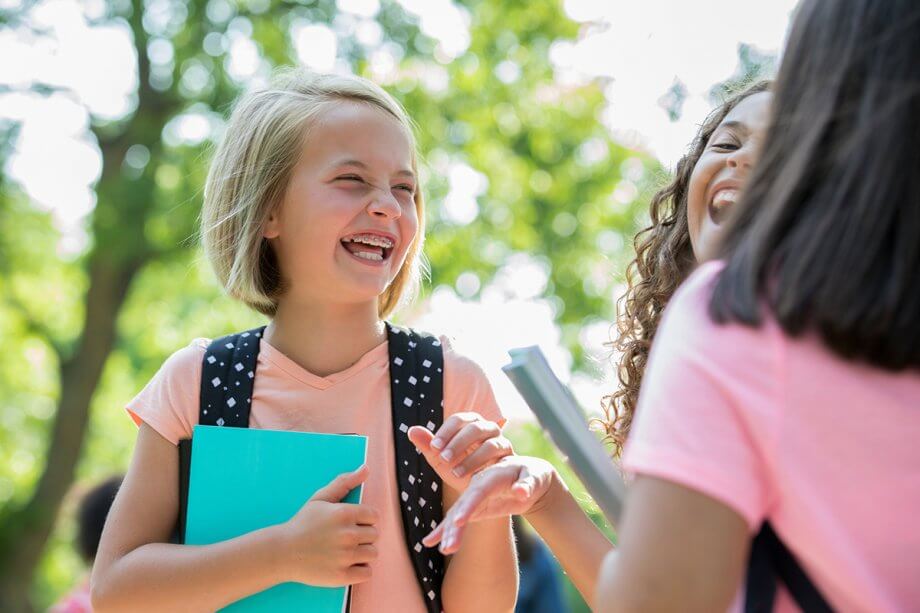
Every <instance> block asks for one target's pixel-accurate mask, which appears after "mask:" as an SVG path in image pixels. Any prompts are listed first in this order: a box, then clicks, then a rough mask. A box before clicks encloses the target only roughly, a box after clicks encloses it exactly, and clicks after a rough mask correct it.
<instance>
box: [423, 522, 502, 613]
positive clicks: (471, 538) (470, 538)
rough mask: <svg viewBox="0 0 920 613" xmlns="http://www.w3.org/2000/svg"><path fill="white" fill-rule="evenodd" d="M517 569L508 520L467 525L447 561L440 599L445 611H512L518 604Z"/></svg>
mask: <svg viewBox="0 0 920 613" xmlns="http://www.w3.org/2000/svg"><path fill="white" fill-rule="evenodd" d="M517 589H518V567H517V556H516V554H515V551H514V536H513V534H512V532H511V521H510V518H507V517H501V518H498V519H489V520H483V521H479V522H475V523H472V524H470V525H469V526H468V527H467V529H466V532H465V534H464V537H463V547H461V548H460V551H458V552H457V553H456V554H454V556H453V557H451V558H450V560H449V563H448V567H447V573H446V574H445V576H444V584H443V585H442V587H441V596H442V599H443V603H444V610H445V611H446V612H447V613H452V612H454V611H476V612H477V613H486V612H489V611H512V610H514V605H515V602H516V601H517Z"/></svg>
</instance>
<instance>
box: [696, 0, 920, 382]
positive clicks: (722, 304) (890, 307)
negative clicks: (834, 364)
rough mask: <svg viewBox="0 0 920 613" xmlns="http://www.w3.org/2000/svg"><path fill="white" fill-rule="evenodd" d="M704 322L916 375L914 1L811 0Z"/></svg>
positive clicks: (918, 31)
mask: <svg viewBox="0 0 920 613" xmlns="http://www.w3.org/2000/svg"><path fill="white" fill-rule="evenodd" d="M735 213H736V215H735V217H734V219H733V220H732V221H731V223H730V224H729V227H728V228H726V233H725V234H724V236H723V239H722V242H721V244H720V245H719V246H718V247H717V249H716V253H715V254H714V255H715V256H716V257H719V258H722V259H724V260H725V261H726V265H725V268H724V269H723V271H722V273H721V274H720V276H719V279H718V281H717V282H716V285H715V288H714V292H713V295H712V299H711V303H710V315H711V316H712V318H713V319H714V320H715V321H717V322H727V321H738V322H742V323H745V324H749V325H758V324H759V323H760V321H761V317H762V313H761V309H762V307H763V306H764V305H766V306H767V308H768V309H769V310H770V311H771V313H772V315H773V316H774V317H775V318H776V319H777V321H778V322H779V324H780V326H781V327H782V328H783V330H784V331H785V332H786V333H788V334H790V335H793V336H795V335H799V334H802V333H804V332H811V331H813V332H816V333H818V334H819V335H820V337H821V338H822V339H823V341H824V342H825V344H826V345H827V346H828V347H829V348H830V349H831V350H832V351H833V352H834V353H836V354H837V355H839V356H842V357H844V358H848V359H856V360H862V361H865V362H868V363H870V364H872V365H874V366H878V367H881V368H885V369H889V370H901V369H904V368H916V367H920V2H918V0H804V1H803V2H802V4H801V5H800V7H799V8H798V11H797V14H796V16H795V18H794V22H793V25H792V29H791V31H790V34H789V41H788V44H787V46H786V51H785V55H784V57H783V60H782V65H781V67H780V71H779V75H778V78H777V80H776V85H775V89H774V99H773V108H772V116H771V120H770V127H769V129H768V134H767V137H766V139H765V141H764V144H763V149H762V152H761V157H760V161H759V162H758V164H757V167H756V169H755V170H754V171H753V173H752V176H751V178H750V182H749V183H748V185H747V189H746V190H745V193H744V196H743V202H741V203H739V206H738V207H737V208H736V211H735Z"/></svg>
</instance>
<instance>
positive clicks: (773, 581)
mask: <svg viewBox="0 0 920 613" xmlns="http://www.w3.org/2000/svg"><path fill="white" fill-rule="evenodd" d="M779 581H782V582H783V584H785V586H786V589H788V590H789V594H790V595H791V596H792V598H793V600H795V603H796V604H797V605H799V608H801V609H802V611H805V613H830V612H831V611H833V609H832V608H831V606H830V605H829V604H828V602H827V600H825V599H824V596H823V595H822V594H821V592H820V591H819V590H818V588H817V587H816V586H815V584H814V583H812V581H811V579H810V578H809V577H808V574H807V573H806V572H805V570H804V569H803V568H802V567H801V566H800V565H799V562H798V560H796V559H795V556H793V555H792V552H791V551H789V549H788V548H787V547H786V545H785V544H783V542H782V541H781V540H780V538H779V536H777V534H776V532H774V531H773V527H772V526H771V525H770V524H769V522H764V524H763V526H762V527H761V529H760V533H759V534H758V535H757V536H756V537H754V541H753V542H752V543H751V557H750V561H749V562H748V570H747V588H746V590H745V598H744V610H745V613H769V612H770V611H773V605H774V603H775V600H776V587H777V584H778V582H779Z"/></svg>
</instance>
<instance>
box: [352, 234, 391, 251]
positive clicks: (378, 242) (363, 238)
mask: <svg viewBox="0 0 920 613" xmlns="http://www.w3.org/2000/svg"><path fill="white" fill-rule="evenodd" d="M343 240H344V241H345V242H348V243H363V244H365V245H371V246H374V247H383V248H384V249H392V248H393V241H392V240H390V239H388V238H384V237H383V236H377V235H375V234H358V235H355V236H351V237H349V238H346V239H343Z"/></svg>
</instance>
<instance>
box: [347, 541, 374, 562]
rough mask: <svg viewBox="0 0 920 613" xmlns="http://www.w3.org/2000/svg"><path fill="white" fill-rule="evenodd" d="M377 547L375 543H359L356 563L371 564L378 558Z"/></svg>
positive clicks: (356, 551) (355, 558)
mask: <svg viewBox="0 0 920 613" xmlns="http://www.w3.org/2000/svg"><path fill="white" fill-rule="evenodd" d="M377 556H378V553H377V548H376V547H374V546H373V545H358V546H357V547H355V553H354V557H353V558H352V559H353V560H354V563H355V564H370V563H371V562H373V561H374V560H376V559H377Z"/></svg>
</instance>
